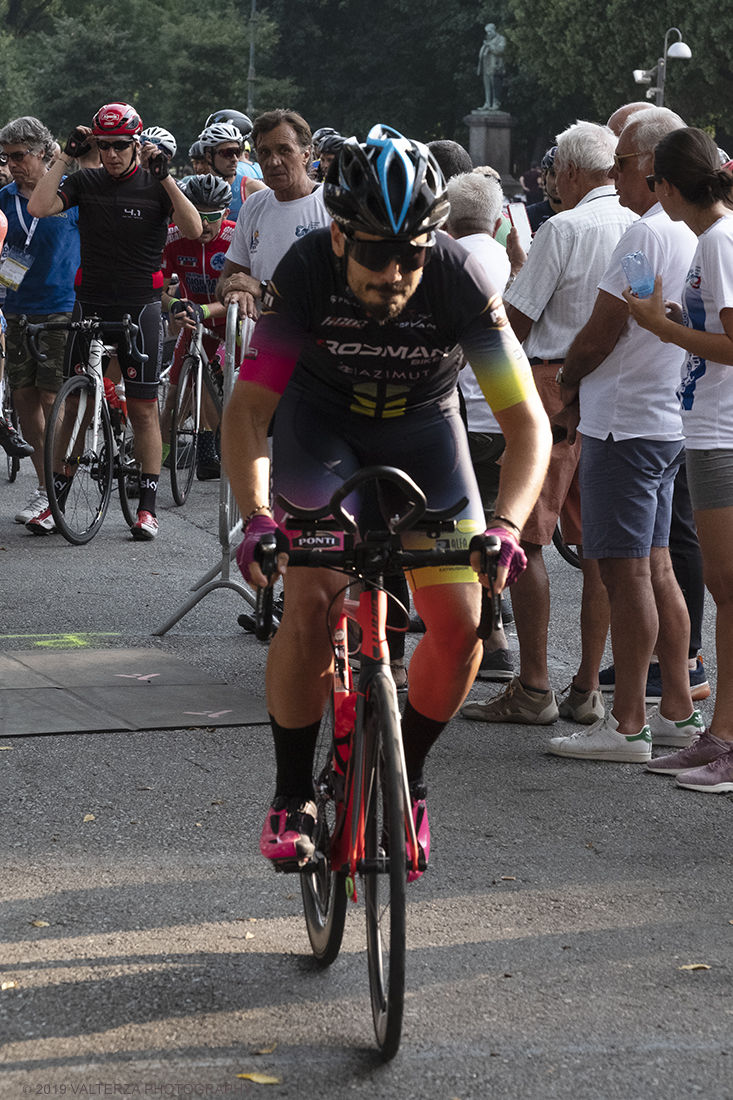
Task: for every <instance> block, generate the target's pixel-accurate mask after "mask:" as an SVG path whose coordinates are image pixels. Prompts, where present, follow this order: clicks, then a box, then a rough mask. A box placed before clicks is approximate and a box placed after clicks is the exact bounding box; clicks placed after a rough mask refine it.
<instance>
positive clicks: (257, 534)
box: [237, 516, 279, 584]
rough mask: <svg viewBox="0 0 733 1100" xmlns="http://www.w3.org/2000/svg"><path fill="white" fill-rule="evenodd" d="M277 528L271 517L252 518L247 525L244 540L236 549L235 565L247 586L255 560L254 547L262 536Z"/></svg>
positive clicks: (250, 581) (250, 580) (250, 579)
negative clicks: (250, 568)
mask: <svg viewBox="0 0 733 1100" xmlns="http://www.w3.org/2000/svg"><path fill="white" fill-rule="evenodd" d="M278 530H279V528H278V526H277V524H276V523H275V520H274V519H273V518H272V516H254V517H253V518H252V519H251V520H250V521H249V523H248V524H247V527H246V530H245V532H244V538H243V539H242V541H241V542H240V544H239V546H238V547H237V565H238V566H239V569H240V572H241V574H242V576H243V577H244V579H245V580H246V581H247V583H248V584H251V583H252V578H251V577H250V575H249V567H250V565H251V564H252V562H253V561H254V560H255V547H256V546H257V543H258V542H259V541H260V538H261V536H262V535H268V534H269V533H270V532H271V531H278Z"/></svg>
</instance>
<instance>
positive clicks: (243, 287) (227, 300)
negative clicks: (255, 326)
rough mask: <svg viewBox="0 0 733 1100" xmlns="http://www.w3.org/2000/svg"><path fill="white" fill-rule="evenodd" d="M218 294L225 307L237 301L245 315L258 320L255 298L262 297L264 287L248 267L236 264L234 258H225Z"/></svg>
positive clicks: (217, 289) (217, 288) (218, 284)
mask: <svg viewBox="0 0 733 1100" xmlns="http://www.w3.org/2000/svg"><path fill="white" fill-rule="evenodd" d="M216 296H217V298H218V299H219V301H220V302H221V303H222V304H223V305H224V306H225V307H227V308H228V307H229V306H230V305H231V304H232V302H236V304H237V305H238V306H239V312H240V313H241V314H242V316H243V317H250V318H251V319H252V320H253V321H256V320H257V307H256V306H255V298H261V297H262V288H261V286H260V284H259V283H258V281H257V279H254V278H253V277H252V274H251V272H250V269H249V268H248V267H244V266H243V265H242V264H236V263H234V261H233V260H224V267H223V268H222V272H221V275H220V276H219V282H218V283H217V286H216Z"/></svg>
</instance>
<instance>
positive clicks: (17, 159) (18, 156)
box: [0, 149, 31, 164]
mask: <svg viewBox="0 0 733 1100" xmlns="http://www.w3.org/2000/svg"><path fill="white" fill-rule="evenodd" d="M30 153H31V150H30V149H21V150H20V152H16V153H0V164H7V163H8V161H9V160H12V162H13V164H21V163H22V161H23V158H24V157H27V156H30Z"/></svg>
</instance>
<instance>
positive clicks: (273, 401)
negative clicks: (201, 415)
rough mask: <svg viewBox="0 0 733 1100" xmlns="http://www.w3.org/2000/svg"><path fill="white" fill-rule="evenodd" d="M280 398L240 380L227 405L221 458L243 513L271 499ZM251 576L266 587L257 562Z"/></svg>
mask: <svg viewBox="0 0 733 1100" xmlns="http://www.w3.org/2000/svg"><path fill="white" fill-rule="evenodd" d="M279 400H280V394H279V393H274V392H273V391H272V390H268V389H265V387H264V386H258V385H257V384H256V383H255V382H243V381H241V380H240V381H238V382H237V383H236V384H235V386H234V390H233V391H232V396H231V397H230V399H229V401H228V403H227V406H226V408H225V409H224V416H223V419H222V424H221V459H222V463H223V464H224V469H225V470H226V472H227V477H228V478H229V482H230V484H231V487H232V489H233V491H234V495H235V497H236V499H237V504H238V505H239V511H240V512H241V514H242V516H243V517H247V516H249V515H250V514H251V513H252V512H253V511H255V510H256V509H257V508H261V507H264V506H267V505H268V503H269V499H270V458H269V452H268V447H267V429H268V426H269V424H270V421H271V419H272V415H273V413H274V412H275V409H276V408H277V405H278V402H279ZM281 556H282V555H281ZM279 564H280V563H279V562H278V565H279ZM283 564H284V562H283ZM251 578H252V582H253V583H254V584H256V585H259V586H261V587H266V585H267V581H266V579H265V577H264V576H263V575H262V573H261V572H260V569H259V566H258V565H257V563H255V564H254V565H253V566H252V570H251Z"/></svg>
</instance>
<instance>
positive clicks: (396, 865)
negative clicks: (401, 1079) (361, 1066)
mask: <svg viewBox="0 0 733 1100" xmlns="http://www.w3.org/2000/svg"><path fill="white" fill-rule="evenodd" d="M401 736H402V735H401V727H400V714H399V710H398V708H397V696H396V694H395V688H394V682H393V680H392V678H391V676H390V675H389V673H388V672H384V673H379V674H378V675H377V676H376V677H375V678H374V679H373V680H372V681H371V683H370V685H369V690H368V693H367V698H366V701H365V704H364V738H365V747H364V754H365V760H366V769H365V777H364V804H365V824H364V855H365V863H366V868H365V873H364V898H365V905H366V925H367V959H368V964H369V989H370V993H371V1001H372V1017H373V1019H374V1031H375V1034H376V1036H377V1043H378V1044H379V1048H380V1050H381V1052H382V1057H383V1058H384V1059H385V1061H388V1060H389V1059H390V1058H394V1056H395V1054H396V1053H397V1051H398V1049H399V1045H400V1036H401V1034H402V1013H403V1007H404V996H405V953H406V944H405V923H406V922H405V886H406V882H407V860H406V855H405V794H404V791H405V780H404V774H403V770H402V753H401V751H400V743H401ZM370 868H375V869H370Z"/></svg>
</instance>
